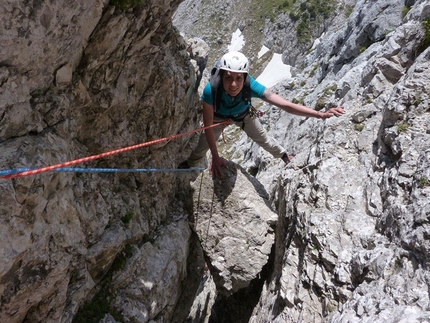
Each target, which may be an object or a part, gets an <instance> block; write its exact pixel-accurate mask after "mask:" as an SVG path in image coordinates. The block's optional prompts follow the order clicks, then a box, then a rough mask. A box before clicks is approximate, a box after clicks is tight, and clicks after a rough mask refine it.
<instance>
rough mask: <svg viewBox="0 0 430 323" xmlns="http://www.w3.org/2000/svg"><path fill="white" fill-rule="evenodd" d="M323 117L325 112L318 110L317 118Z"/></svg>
mask: <svg viewBox="0 0 430 323" xmlns="http://www.w3.org/2000/svg"><path fill="white" fill-rule="evenodd" d="M322 117H323V114H322V113H321V112H320V111H317V115H316V118H318V119H322Z"/></svg>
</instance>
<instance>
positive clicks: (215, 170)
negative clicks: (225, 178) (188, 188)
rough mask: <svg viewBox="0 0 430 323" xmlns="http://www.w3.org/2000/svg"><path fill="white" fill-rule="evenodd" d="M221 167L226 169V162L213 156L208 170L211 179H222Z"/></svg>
mask: <svg viewBox="0 0 430 323" xmlns="http://www.w3.org/2000/svg"><path fill="white" fill-rule="evenodd" d="M221 167H227V163H226V161H225V160H224V159H223V158H221V157H219V156H213V157H212V162H211V165H210V167H209V170H210V172H211V174H212V177H213V178H221V177H222V171H221Z"/></svg>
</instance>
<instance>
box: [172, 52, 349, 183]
mask: <svg viewBox="0 0 430 323" xmlns="http://www.w3.org/2000/svg"><path fill="white" fill-rule="evenodd" d="M211 74H212V76H211V82H209V83H208V84H207V85H206V86H205V88H204V90H203V94H202V96H201V99H202V101H203V123H204V126H205V127H208V126H210V125H212V124H216V123H220V122H224V121H225V120H227V119H230V120H231V121H232V122H233V123H235V124H236V125H237V126H239V127H241V128H242V129H243V130H244V131H245V133H246V134H247V135H248V136H249V137H250V138H251V139H252V140H253V141H255V142H256V143H257V144H259V145H260V146H261V147H262V148H264V149H265V150H266V151H268V152H269V153H271V154H272V155H273V156H274V157H275V158H281V159H282V160H283V161H284V162H285V164H288V163H289V162H290V160H291V158H292V157H291V156H289V155H288V154H287V152H286V151H285V149H284V148H282V147H281V146H280V145H279V144H278V143H277V142H276V141H275V140H274V139H273V138H270V137H268V136H267V135H266V133H265V131H264V129H263V127H262V125H261V123H260V121H259V119H258V118H257V117H256V116H255V113H253V111H255V109H252V108H250V107H252V106H251V102H250V100H247V98H246V95H244V94H243V92H246V91H247V89H246V84H249V87H250V96H251V97H257V98H260V99H262V100H263V101H265V102H268V103H270V104H272V105H275V106H277V107H278V108H280V109H282V110H284V111H286V112H289V113H292V114H295V115H299V116H305V117H315V118H320V119H326V118H330V117H332V116H340V115H342V114H343V113H344V108H343V107H336V108H331V109H329V110H328V111H326V112H321V111H316V110H313V109H311V108H308V107H305V106H303V105H300V104H295V103H292V102H290V101H287V100H286V99H283V98H282V97H280V96H279V95H277V94H275V93H272V92H271V91H270V90H269V89H267V88H266V87H265V86H263V85H262V84H260V83H258V82H257V81H256V80H255V79H254V78H252V77H251V76H250V75H249V62H248V59H247V58H246V56H245V55H244V54H242V53H240V52H229V53H227V54H225V55H224V56H223V57H222V58H221V61H220V62H219V75H220V82H219V87H218V89H217V90H216V88H214V87H213V86H211V84H213V83H215V82H214V81H213V75H214V74H215V75H216V72H214V70H213V71H212V72H211ZM217 91H219V92H221V94H220V95H217V94H215V93H214V92H217ZM214 101H217V102H216V103H214ZM221 132H222V127H214V128H209V129H206V130H205V135H204V136H203V135H200V139H199V142H198V144H197V146H196V147H195V148H194V150H193V151H192V153H191V155H190V156H189V157H188V159H187V160H186V161H184V162H182V163H180V164H179V166H178V168H190V167H196V166H197V165H198V164H199V162H200V161H201V160H202V159H203V158H204V157H205V155H206V153H207V151H208V149H210V151H211V153H212V162H211V165H210V168H209V169H210V171H211V173H212V176H213V177H215V178H216V177H221V176H222V171H221V167H226V166H227V163H226V161H225V160H224V159H223V158H221V157H220V156H219V155H218V149H217V145H216V140H217V139H218V138H219V136H220V135H221Z"/></svg>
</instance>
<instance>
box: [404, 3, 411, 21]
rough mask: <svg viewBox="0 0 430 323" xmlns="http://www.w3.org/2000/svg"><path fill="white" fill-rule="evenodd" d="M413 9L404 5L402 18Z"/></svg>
mask: <svg viewBox="0 0 430 323" xmlns="http://www.w3.org/2000/svg"><path fill="white" fill-rule="evenodd" d="M410 10H411V7H408V6H404V7H403V9H402V19H403V18H405V17H406V15H407V14H408V12H409V11H410Z"/></svg>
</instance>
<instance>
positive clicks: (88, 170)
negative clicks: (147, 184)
mask: <svg viewBox="0 0 430 323" xmlns="http://www.w3.org/2000/svg"><path fill="white" fill-rule="evenodd" d="M35 169H37V168H16V169H7V170H2V171H0V177H2V176H7V175H13V174H18V173H22V172H26V171H31V170H35ZM196 170H197V171H203V170H205V169H204V168H77V167H62V168H56V169H53V170H52V172H69V173H70V172H76V173H134V172H138V173H155V172H192V171H196Z"/></svg>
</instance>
